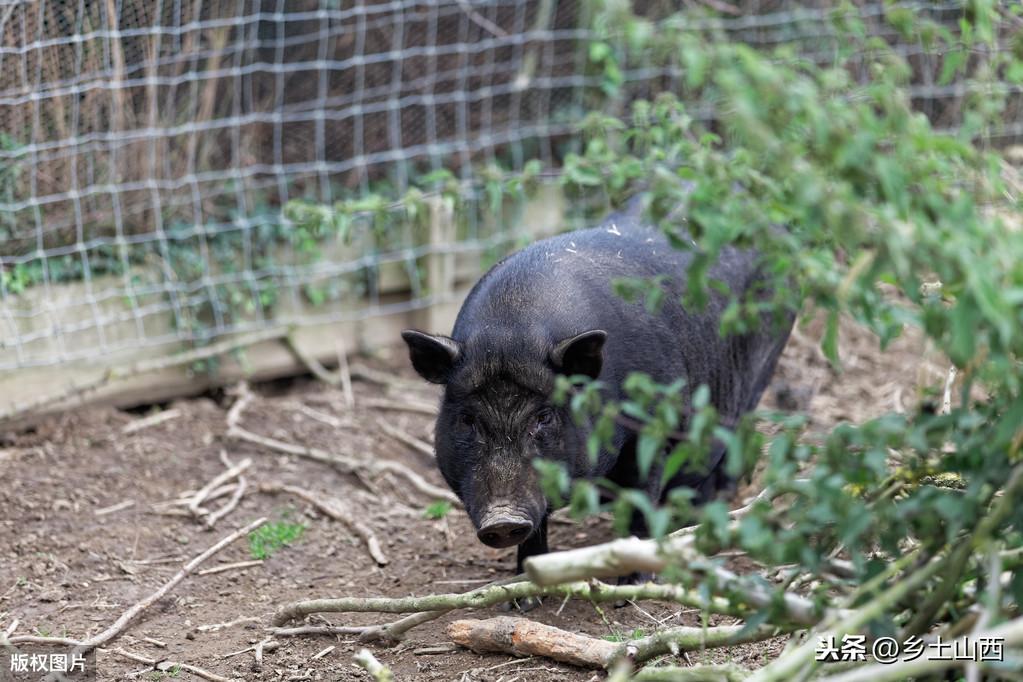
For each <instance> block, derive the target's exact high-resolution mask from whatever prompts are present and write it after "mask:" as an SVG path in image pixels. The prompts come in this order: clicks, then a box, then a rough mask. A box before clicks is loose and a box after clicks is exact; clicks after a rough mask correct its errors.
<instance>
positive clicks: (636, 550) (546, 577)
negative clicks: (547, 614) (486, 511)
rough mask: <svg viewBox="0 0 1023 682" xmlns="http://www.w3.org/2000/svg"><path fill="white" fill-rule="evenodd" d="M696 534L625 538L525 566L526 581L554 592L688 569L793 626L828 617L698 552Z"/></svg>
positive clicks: (538, 559)
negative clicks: (587, 582)
mask: <svg viewBox="0 0 1023 682" xmlns="http://www.w3.org/2000/svg"><path fill="white" fill-rule="evenodd" d="M694 543H695V539H694V538H693V537H692V535H691V533H686V532H683V531H680V532H679V533H677V534H673V535H671V536H669V537H668V538H667V539H666V540H665V541H664V542H660V543H659V542H657V541H656V540H640V539H639V538H635V537H632V538H625V539H622V540H614V541H612V542H607V543H604V544H600V545H594V546H592V547H584V548H581V549H572V550H567V551H564V552H553V553H551V554H543V555H539V556H534V557H530V558H529V559H527V560H526V563H525V569H526V575H528V576H529V578H530V580H532V581H533V582H534V583H536V584H537V585H544V586H552V585H558V584H561V583H566V582H569V581H577V580H581V579H586V578H590V577H596V578H606V577H615V576H621V575H629V574H630V573H634V572H646V573H661V572H662V571H664V570H665V569H667V568H668V567H669V566H675V567H676V568H677V567H685V568H686V570H691V571H700V572H702V573H706V574H708V575H712V576H713V577H714V583H715V586H716V588H717V589H718V590H719V591H722V592H728V593H735V594H738V595H740V596H741V598H742V600H743V601H744V602H745V603H747V604H749V605H750V606H753V607H756V608H768V607H780V608H782V609H784V612H785V615H786V617H787V618H788V620H790V621H792V622H793V623H798V624H801V625H814V624H816V623H817V622H819V621H820V620H821V617H822V616H823V615H824V614H823V613H821V611H820V610H819V609H818V607H817V605H816V604H814V602H813V601H811V600H809V599H807V598H806V597H802V596H800V595H798V594H794V593H792V592H783V593H781V594H779V593H776V592H775V591H773V590H771V589H770V588H768V587H767V586H765V585H763V584H760V583H750V582H747V581H745V580H743V579H742V578H741V577H740V576H738V575H736V574H735V573H733V572H732V571H730V570H728V569H727V568H724V567H722V566H718V565H715V564H713V563H711V562H710V561H709V560H708V559H707V558H706V557H705V556H703V555H702V554H700V553H699V552H697V551H696V549H695V547H694Z"/></svg>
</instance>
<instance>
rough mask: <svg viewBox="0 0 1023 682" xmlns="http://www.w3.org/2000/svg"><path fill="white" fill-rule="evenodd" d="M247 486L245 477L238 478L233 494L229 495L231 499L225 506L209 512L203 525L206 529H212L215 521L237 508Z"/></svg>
mask: <svg viewBox="0 0 1023 682" xmlns="http://www.w3.org/2000/svg"><path fill="white" fill-rule="evenodd" d="M247 485H248V484H247V482H246V480H245V477H244V476H239V477H238V485H236V486H235V488H234V494H233V495H231V499H230V500H228V501H227V504H225V505H224V506H223V507H221V508H220V509H218V510H216V511H214V512H210V514H209V515H208V516H207V517H206V520H205V523H206V527H207V528H210V529H212V528H213V526H214V524H216V523H217V521H219V520H220V519H222V518H224V517H225V516H227V515H228V514H230V513H231V511H232V510H234V508H235V507H237V506H238V503H239V502H240V501H241V499H242V496H243V495H244V494H245V488H246V486H247Z"/></svg>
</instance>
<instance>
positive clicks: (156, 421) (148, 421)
mask: <svg viewBox="0 0 1023 682" xmlns="http://www.w3.org/2000/svg"><path fill="white" fill-rule="evenodd" d="M180 416H181V410H164V411H163V412H157V413H156V414H153V415H150V416H148V417H143V418H142V419H136V420H135V421H133V422H131V423H129V424H125V426H124V428H122V429H121V433H122V434H124V435H126V436H127V435H129V434H132V433H136V432H138V431H141V430H143V429H148V428H150V427H153V426H158V425H160V424H163V423H165V422H169V421H171V420H173V419H177V418H178V417H180Z"/></svg>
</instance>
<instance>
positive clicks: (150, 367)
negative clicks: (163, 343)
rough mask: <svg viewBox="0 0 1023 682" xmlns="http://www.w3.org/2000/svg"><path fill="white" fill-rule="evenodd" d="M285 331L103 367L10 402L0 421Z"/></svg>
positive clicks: (248, 336) (268, 330)
mask: <svg viewBox="0 0 1023 682" xmlns="http://www.w3.org/2000/svg"><path fill="white" fill-rule="evenodd" d="M286 334H287V330H284V329H264V330H262V331H258V332H255V333H253V334H246V335H244V336H236V337H233V338H230V339H224V340H223V341H219V342H217V343H214V344H211V345H209V346H204V347H202V348H196V349H193V350H189V351H185V352H182V353H177V354H176V355H171V356H168V357H163V358H152V359H146V360H140V361H138V362H136V363H134V364H131V365H129V366H127V367H111V368H109V369H107V371H106V372H104V373H103V375H102V376H100V377H98V378H96V379H93V380H91V381H88V382H86V383H84V384H81V385H78V386H69V387H67V388H66V389H64V390H63V391H59V392H57V393H54V394H51V395H47V396H42V397H40V398H36V399H35V400H30V401H28V402H24V403H18V404H14V405H12V406H10V407H8V408H7V409H6V410H4V411H2V412H0V422H3V421H5V420H8V419H11V418H12V417H17V416H21V415H24V414H29V413H32V412H38V411H39V410H41V409H42V408H45V407H49V406H53V405H59V404H61V403H64V402H65V401H71V400H75V399H77V400H83V399H84V398H85V397H86V396H88V395H89V394H91V393H95V392H96V391H98V390H99V389H101V388H103V387H104V386H106V385H107V384H109V383H112V382H114V381H121V380H123V379H128V378H131V377H133V376H136V375H139V374H149V373H152V372H159V371H161V370H164V369H170V368H172V367H180V366H181V365H190V364H192V363H193V362H198V361H200V360H208V359H210V358H214V357H217V356H219V355H223V354H225V353H229V352H231V351H233V350H237V349H238V348H245V347H247V346H253V345H255V344H257V343H262V342H264V341H271V340H274V339H280V338H282V337H284V336H285V335H286Z"/></svg>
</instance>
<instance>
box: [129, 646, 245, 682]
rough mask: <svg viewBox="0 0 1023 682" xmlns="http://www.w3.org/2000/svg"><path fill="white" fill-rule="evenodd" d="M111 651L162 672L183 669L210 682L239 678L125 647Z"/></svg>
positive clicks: (222, 681)
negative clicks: (142, 654) (128, 649)
mask: <svg viewBox="0 0 1023 682" xmlns="http://www.w3.org/2000/svg"><path fill="white" fill-rule="evenodd" d="M110 652H111V653H114V654H117V655H118V656H122V657H124V658H127V659H128V660H131V661H136V662H138V663H144V664H146V665H151V666H153V669H154V670H158V671H159V672H162V673H169V672H171V671H173V670H183V671H185V672H188V673H192V674H193V675H195V676H196V677H201V678H203V679H204V680H210V682H236V680H237V679H238V678H234V677H224V676H222V675H218V674H216V673H212V672H210V671H209V670H203V669H202V668H197V667H195V666H194V665H189V664H188V663H179V662H177V661H168V660H165V659H156V658H148V657H146V656H140V655H139V654H135V653H132V652H130V651H125V650H124V649H111V650H110Z"/></svg>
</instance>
